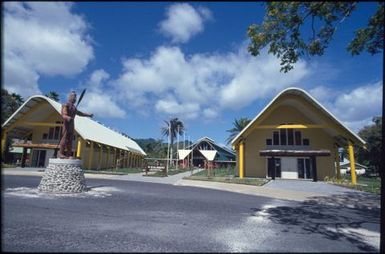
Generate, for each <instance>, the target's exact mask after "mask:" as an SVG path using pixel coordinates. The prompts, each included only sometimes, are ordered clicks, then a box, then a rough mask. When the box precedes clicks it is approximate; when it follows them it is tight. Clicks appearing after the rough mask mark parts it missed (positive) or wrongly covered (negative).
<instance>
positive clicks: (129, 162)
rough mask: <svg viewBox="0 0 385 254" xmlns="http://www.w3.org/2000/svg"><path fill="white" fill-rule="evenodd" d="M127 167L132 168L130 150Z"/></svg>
mask: <svg viewBox="0 0 385 254" xmlns="http://www.w3.org/2000/svg"><path fill="white" fill-rule="evenodd" d="M127 167H128V168H132V155H131V153H130V152H127Z"/></svg>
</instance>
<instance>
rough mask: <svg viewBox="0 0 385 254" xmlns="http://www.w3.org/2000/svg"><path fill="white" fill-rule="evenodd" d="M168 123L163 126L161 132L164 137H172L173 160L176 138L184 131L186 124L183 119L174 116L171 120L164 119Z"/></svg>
mask: <svg viewBox="0 0 385 254" xmlns="http://www.w3.org/2000/svg"><path fill="white" fill-rule="evenodd" d="M164 122H165V123H166V126H164V127H162V128H161V132H162V135H163V137H164V136H167V137H169V138H170V145H171V151H170V154H171V161H172V159H173V154H172V146H173V144H174V139H175V138H176V136H177V135H182V134H183V132H184V124H183V122H182V121H180V120H179V119H178V118H172V119H170V120H169V121H164Z"/></svg>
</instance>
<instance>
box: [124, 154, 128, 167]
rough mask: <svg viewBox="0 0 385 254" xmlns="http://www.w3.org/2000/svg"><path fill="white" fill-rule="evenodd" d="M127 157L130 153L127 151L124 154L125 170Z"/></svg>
mask: <svg viewBox="0 0 385 254" xmlns="http://www.w3.org/2000/svg"><path fill="white" fill-rule="evenodd" d="M127 156H128V153H127V151H124V154H123V158H124V159H123V162H124V164H123V165H124V168H127Z"/></svg>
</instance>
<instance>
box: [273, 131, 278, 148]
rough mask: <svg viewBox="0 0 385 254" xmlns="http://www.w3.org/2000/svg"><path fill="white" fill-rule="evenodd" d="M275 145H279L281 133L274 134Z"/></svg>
mask: <svg viewBox="0 0 385 254" xmlns="http://www.w3.org/2000/svg"><path fill="white" fill-rule="evenodd" d="M273 145H275V146H278V145H279V131H274V132H273Z"/></svg>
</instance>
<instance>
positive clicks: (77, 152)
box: [76, 136, 82, 158]
mask: <svg viewBox="0 0 385 254" xmlns="http://www.w3.org/2000/svg"><path fill="white" fill-rule="evenodd" d="M81 152H82V138H81V137H80V136H78V147H77V148H76V157H77V158H80V155H81Z"/></svg>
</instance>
